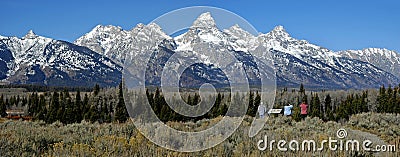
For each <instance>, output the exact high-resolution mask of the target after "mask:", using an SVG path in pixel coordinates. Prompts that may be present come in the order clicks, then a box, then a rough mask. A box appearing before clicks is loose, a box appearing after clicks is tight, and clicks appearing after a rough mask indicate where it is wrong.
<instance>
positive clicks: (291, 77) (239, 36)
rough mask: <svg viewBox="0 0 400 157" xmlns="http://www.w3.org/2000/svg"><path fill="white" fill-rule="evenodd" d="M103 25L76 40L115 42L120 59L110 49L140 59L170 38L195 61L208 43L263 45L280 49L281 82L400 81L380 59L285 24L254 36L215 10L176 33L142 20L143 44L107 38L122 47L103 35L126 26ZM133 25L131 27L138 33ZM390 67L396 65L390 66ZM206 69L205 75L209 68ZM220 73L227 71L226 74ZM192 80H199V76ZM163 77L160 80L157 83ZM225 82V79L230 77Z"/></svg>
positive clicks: (230, 49) (370, 84)
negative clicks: (342, 49)
mask: <svg viewBox="0 0 400 157" xmlns="http://www.w3.org/2000/svg"><path fill="white" fill-rule="evenodd" d="M98 27H101V26H98ZM98 27H96V28H95V29H94V30H92V31H91V32H89V33H88V34H90V35H88V34H87V35H85V36H83V37H81V38H79V39H78V40H77V41H75V43H76V44H78V45H81V46H87V47H89V48H91V49H92V50H95V47H94V46H93V45H92V44H90V43H97V45H99V46H101V47H105V48H107V47H113V48H112V49H109V50H108V51H104V52H103V53H102V54H104V55H106V56H107V57H109V58H111V59H113V60H117V61H123V60H124V58H123V57H122V58H119V57H118V55H110V54H119V53H122V52H126V53H124V54H125V55H127V56H132V58H136V59H137V60H143V59H142V58H140V56H137V54H142V53H149V54H151V53H152V52H155V51H157V52H158V51H160V50H162V49H165V48H166V47H163V46H162V44H161V43H162V42H163V41H164V40H168V41H169V42H170V43H172V44H175V45H176V46H175V47H174V48H170V49H168V50H170V51H171V52H178V51H179V52H184V54H185V57H186V59H187V60H190V58H191V57H192V56H193V55H192V54H193V53H196V50H201V49H202V48H204V47H207V48H209V47H212V48H214V49H219V50H221V51H226V53H233V54H237V53H239V52H243V53H245V54H246V53H249V52H251V51H252V50H254V49H256V48H257V47H258V46H264V47H265V48H266V49H268V50H269V49H270V50H271V52H272V53H273V54H274V57H273V59H274V60H275V64H276V67H277V79H278V80H277V82H278V86H298V85H299V84H300V83H304V84H306V85H308V86H311V87H313V88H314V87H315V88H345V89H346V88H375V87H377V86H379V85H381V84H397V83H399V76H398V75H396V73H395V70H390V69H389V70H388V69H387V68H384V67H385V66H387V65H385V66H383V65H379V64H375V63H374V62H369V60H363V59H359V58H352V57H348V56H346V55H344V54H343V53H337V52H333V51H331V50H329V49H326V48H323V47H320V46H316V45H313V44H311V43H309V42H307V41H305V40H298V39H295V38H292V37H291V36H290V35H289V33H287V32H286V30H285V29H284V28H283V27H282V26H277V27H275V28H274V29H273V30H272V31H271V32H269V33H266V34H260V35H258V36H254V35H252V34H250V33H248V32H246V31H245V30H243V29H241V28H240V26H238V25H234V26H232V27H231V28H229V29H225V30H219V29H218V28H217V27H216V24H215V21H214V19H213V18H212V16H211V14H210V13H204V14H201V15H200V16H199V17H198V19H196V20H195V21H194V22H193V25H192V26H191V28H190V29H189V30H188V32H186V33H184V34H182V35H179V36H177V37H175V38H172V37H169V36H168V35H166V34H165V33H164V32H163V31H162V29H161V28H160V27H158V26H157V25H156V24H153V23H152V24H149V25H143V24H139V25H138V26H136V27H135V28H134V29H132V30H138V31H137V32H135V33H136V35H140V36H141V37H140V38H138V37H136V36H135V33H131V35H132V34H133V36H132V38H133V39H132V41H133V42H134V43H137V44H134V45H132V41H129V40H125V38H122V37H121V36H118V35H110V37H112V38H107V40H112V41H124V42H122V43H124V44H121V45H124V46H122V47H121V46H120V45H119V44H116V45H107V44H106V45H102V44H101V43H102V40H103V38H102V37H101V36H102V34H104V33H111V34H118V33H117V32H120V31H121V29H119V30H118V31H116V32H114V33H113V32H110V31H104V32H101V33H95V32H97V31H98V29H97V28H98ZM102 27H110V26H102ZM144 28H147V29H144ZM149 28H151V29H149ZM132 30H131V31H125V32H134V31H132ZM153 36H154V38H153ZM82 39H87V40H82ZM128 45H129V46H128ZM132 46H133V47H132ZM160 46H161V47H160ZM121 48H122V49H124V48H126V49H124V51H118V50H119V49H121ZM250 54H251V53H250ZM261 56H262V55H261ZM125 57H126V56H125ZM148 57H150V56H148ZM214 57H216V56H214ZM196 59H198V60H201V61H202V62H204V63H206V64H207V65H211V66H213V67H214V68H217V67H218V63H217V64H215V63H214V64H211V63H210V62H209V60H208V59H207V57H204V58H196ZM262 59H265V60H268V59H271V58H268V57H265V58H262ZM243 62H247V63H249V64H248V66H247V67H245V69H246V68H247V69H252V70H249V71H256V72H254V73H248V75H253V76H252V79H257V76H256V75H257V67H255V66H251V65H255V61H254V60H253V61H250V60H248V61H247V60H246V61H243ZM154 66H155V65H154ZM395 66H397V65H395ZM389 67H392V66H390V65H389ZM397 67H398V66H397ZM158 69H160V68H158ZM203 69H204V68H203ZM231 70H233V69H231ZM201 73H202V75H204V73H205V72H201ZM215 75H223V73H218V74H215ZM190 76H192V77H194V76H196V75H195V74H191V75H190ZM206 77H209V76H200V74H198V79H199V80H200V79H204V78H206ZM188 79H189V78H188ZM154 80H157V79H154ZM189 80H193V78H190V79H189ZM158 81H159V80H157V81H156V82H158ZM220 81H221V83H222V82H224V81H226V80H220ZM255 82H257V81H255ZM225 83H226V82H225Z"/></svg>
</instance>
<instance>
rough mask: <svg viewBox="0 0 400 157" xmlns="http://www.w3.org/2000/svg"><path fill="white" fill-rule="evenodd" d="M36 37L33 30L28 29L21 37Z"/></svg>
mask: <svg viewBox="0 0 400 157" xmlns="http://www.w3.org/2000/svg"><path fill="white" fill-rule="evenodd" d="M36 37H38V35H36V34H35V33H34V32H33V30H29V31H28V33H26V35H25V36H24V37H23V38H25V39H34V38H36Z"/></svg>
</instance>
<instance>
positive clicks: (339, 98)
mask: <svg viewBox="0 0 400 157" xmlns="http://www.w3.org/2000/svg"><path fill="white" fill-rule="evenodd" d="M232 96H233V97H235V94H233V95H232V94H231V93H227V92H225V93H224V92H220V93H217V95H216V96H215V103H214V105H213V107H212V108H211V109H210V111H209V112H207V113H206V114H204V115H202V116H199V117H195V118H193V117H186V116H184V115H181V114H179V113H176V112H175V111H174V110H173V109H171V108H170V107H169V105H168V104H167V102H166V101H165V97H164V95H163V94H162V92H161V91H160V90H159V89H158V88H157V89H155V90H153V91H149V90H146V97H147V100H148V102H149V103H150V105H151V107H152V109H153V111H154V112H155V113H156V115H157V117H158V118H159V119H160V120H161V121H163V122H167V121H197V120H201V119H211V118H215V117H218V116H223V115H226V113H227V111H228V109H229V107H230V104H231V103H232V102H231V97H232ZM183 97H184V98H183V99H184V101H185V102H186V103H187V104H189V105H192V106H193V105H197V104H198V103H199V102H200V101H201V98H200V95H199V94H197V93H186V95H184V96H183ZM236 97H237V99H242V98H246V101H247V102H248V109H247V112H246V114H247V115H249V116H252V117H255V116H256V115H257V108H258V106H259V104H260V102H261V96H260V93H259V92H258V91H251V92H249V93H248V94H247V96H246V97H240V96H236ZM275 100H276V101H275V104H274V108H283V106H285V105H288V104H292V105H293V106H294V108H293V114H292V117H293V119H294V120H296V121H299V120H301V118H300V107H299V104H300V103H301V102H305V103H307V104H308V105H309V107H308V116H310V117H319V118H320V119H322V120H324V121H346V120H348V119H349V117H350V116H351V115H354V114H358V113H363V112H379V113H400V85H399V86H396V87H394V88H392V87H391V86H389V87H387V88H386V87H385V86H382V87H381V88H380V89H379V90H363V91H319V92H313V91H306V90H305V88H304V86H303V85H302V84H301V85H300V88H299V89H298V90H296V89H292V90H291V91H288V89H287V88H283V90H281V91H277V93H276V99H275ZM13 105H14V106H15V105H16V106H19V107H23V108H25V110H26V113H27V114H28V115H29V116H32V117H33V119H34V120H43V121H45V122H47V123H53V122H55V121H60V122H63V123H66V124H69V123H79V122H81V121H82V120H86V121H90V122H100V123H108V122H117V121H118V122H124V121H126V120H127V118H128V117H129V115H128V113H127V110H126V107H125V103H124V98H123V86H122V83H121V84H120V85H119V87H118V88H108V89H101V88H100V86H98V85H96V86H95V87H94V88H93V89H92V92H85V93H81V92H80V90H77V91H76V92H74V93H72V94H71V93H70V92H69V91H68V90H66V89H64V90H63V91H61V92H58V91H54V92H45V93H43V94H39V93H37V92H33V93H31V94H29V95H28V96H27V97H23V96H22V97H20V96H12V97H9V98H8V97H7V98H6V97H4V96H3V95H1V97H0V116H2V117H4V116H5V115H6V113H5V111H6V109H10V108H12V106H13ZM233 110H235V109H233Z"/></svg>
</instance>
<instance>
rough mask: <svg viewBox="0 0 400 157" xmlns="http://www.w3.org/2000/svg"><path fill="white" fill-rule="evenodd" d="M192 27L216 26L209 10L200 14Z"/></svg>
mask: <svg viewBox="0 0 400 157" xmlns="http://www.w3.org/2000/svg"><path fill="white" fill-rule="evenodd" d="M191 27H192V28H210V27H211V28H212V27H217V25H216V24H215V21H214V19H213V17H212V16H211V13H210V12H206V13H203V14H201V15H200V16H199V17H198V18H197V19H196V20H195V21H194V22H193V25H192V26H191Z"/></svg>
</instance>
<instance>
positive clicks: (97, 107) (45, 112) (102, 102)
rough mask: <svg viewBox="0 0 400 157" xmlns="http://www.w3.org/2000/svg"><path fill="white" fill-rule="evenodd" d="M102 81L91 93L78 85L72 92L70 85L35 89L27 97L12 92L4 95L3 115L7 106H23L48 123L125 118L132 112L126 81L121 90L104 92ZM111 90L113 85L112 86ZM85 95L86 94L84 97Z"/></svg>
mask: <svg viewBox="0 0 400 157" xmlns="http://www.w3.org/2000/svg"><path fill="white" fill-rule="evenodd" d="M100 90H101V89H100V87H99V85H96V86H95V87H94V88H93V91H92V92H90V93H85V94H82V93H81V92H80V90H79V89H78V90H77V91H76V92H75V93H73V94H71V93H70V92H69V91H68V90H67V89H64V90H63V91H61V92H58V91H54V92H51V93H50V92H45V93H43V94H39V93H37V92H33V93H31V94H29V95H28V96H27V97H20V96H12V97H10V98H4V96H3V95H1V98H0V115H1V116H2V117H4V116H6V112H5V111H6V110H7V109H11V108H23V109H24V111H25V114H26V115H27V116H31V117H32V118H33V119H34V120H43V121H45V122H46V123H53V122H55V121H60V122H62V123H65V124H70V123H80V122H81V121H82V120H86V121H90V122H100V123H104V122H106V123H109V122H113V121H114V122H125V121H126V120H127V119H128V117H129V115H128V112H127V111H126V107H125V103H124V98H123V90H122V83H120V85H119V86H118V90H115V89H114V90H111V91H112V92H107V93H106V91H107V90H104V93H101V92H100ZM109 90H110V89H109ZM82 95H83V98H82Z"/></svg>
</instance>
